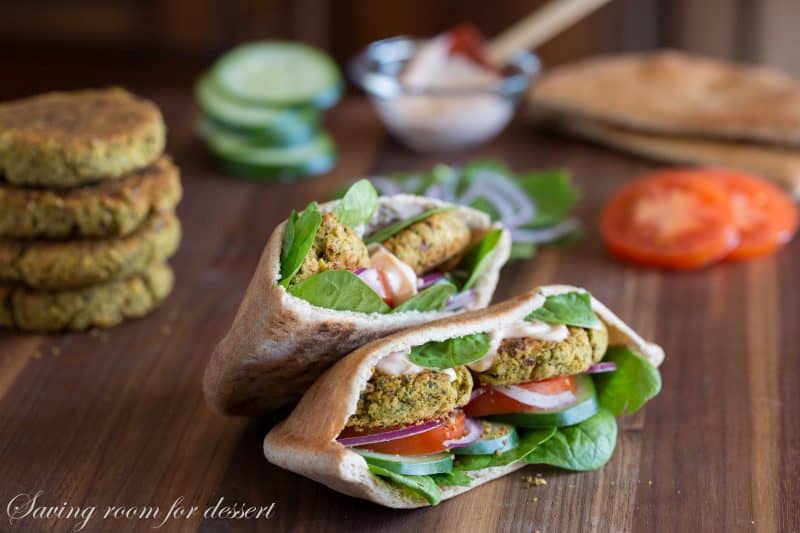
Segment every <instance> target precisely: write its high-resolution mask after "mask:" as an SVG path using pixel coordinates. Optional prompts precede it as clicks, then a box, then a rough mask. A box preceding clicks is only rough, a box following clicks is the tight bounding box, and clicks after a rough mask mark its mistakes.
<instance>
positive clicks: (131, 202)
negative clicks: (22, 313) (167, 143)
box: [0, 156, 182, 239]
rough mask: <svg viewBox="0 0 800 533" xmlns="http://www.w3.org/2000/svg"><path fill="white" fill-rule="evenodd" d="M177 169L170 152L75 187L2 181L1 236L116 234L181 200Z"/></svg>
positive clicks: (171, 208)
mask: <svg viewBox="0 0 800 533" xmlns="http://www.w3.org/2000/svg"><path fill="white" fill-rule="evenodd" d="M181 195H182V189H181V181H180V173H179V171H178V168H177V167H176V166H175V165H174V164H173V162H172V160H171V159H170V158H169V157H168V156H162V157H160V158H159V159H157V160H156V161H155V162H154V163H153V164H152V165H150V166H148V167H146V168H144V169H142V170H138V171H136V172H134V173H132V174H128V175H126V176H123V177H121V178H120V179H118V180H113V181H106V182H102V183H98V184H96V185H85V186H82V187H77V188H74V189H32V188H28V187H19V186H15V185H10V184H8V183H2V182H0V237H9V238H15V239H28V238H35V237H39V238H49V239H54V238H65V237H115V236H122V235H128V234H130V233H131V232H133V231H134V230H136V229H137V228H138V227H139V226H141V225H142V223H143V222H144V221H145V220H146V219H147V217H148V216H149V215H151V214H153V213H161V212H166V211H172V210H173V209H174V208H175V206H176V205H177V204H178V202H179V201H180V199H181Z"/></svg>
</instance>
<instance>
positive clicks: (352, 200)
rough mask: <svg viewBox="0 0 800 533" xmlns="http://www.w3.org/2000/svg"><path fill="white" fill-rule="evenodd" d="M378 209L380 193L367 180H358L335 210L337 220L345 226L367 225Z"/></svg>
mask: <svg viewBox="0 0 800 533" xmlns="http://www.w3.org/2000/svg"><path fill="white" fill-rule="evenodd" d="M376 207H378V193H377V191H375V187H373V186H372V184H371V183H370V182H369V181H367V180H358V181H357V182H355V183H354V184H353V185H351V186H350V188H349V189H348V190H347V192H346V193H345V195H344V197H343V198H342V199H341V200H339V203H338V204H337V205H336V208H335V209H334V211H333V212H334V213H335V214H336V218H337V219H338V220H339V222H341V223H342V224H344V225H345V226H351V227H353V226H358V225H361V224H366V223H367V222H369V220H370V219H371V218H372V213H374V212H375V208H376Z"/></svg>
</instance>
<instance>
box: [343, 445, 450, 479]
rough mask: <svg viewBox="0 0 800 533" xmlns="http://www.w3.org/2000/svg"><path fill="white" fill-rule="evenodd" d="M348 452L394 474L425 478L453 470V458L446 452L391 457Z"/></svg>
mask: <svg viewBox="0 0 800 533" xmlns="http://www.w3.org/2000/svg"><path fill="white" fill-rule="evenodd" d="M350 450H352V451H354V452H356V453H357V454H359V455H360V456H362V457H363V458H364V460H366V461H367V462H368V463H371V464H373V465H375V466H380V467H381V468H385V469H386V470H389V471H390V472H394V473H396V474H408V475H410V476H427V475H428V474H444V473H447V472H450V471H452V470H453V456H452V455H451V454H449V453H446V452H443V453H434V454H432V455H393V454H389V453H378V452H371V451H369V450H361V449H358V448H350Z"/></svg>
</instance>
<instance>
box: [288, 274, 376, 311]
mask: <svg viewBox="0 0 800 533" xmlns="http://www.w3.org/2000/svg"><path fill="white" fill-rule="evenodd" d="M289 294H291V295H292V296H296V297H298V298H301V299H303V300H305V301H307V302H308V303H310V304H312V305H316V306H317V307H324V308H326V309H335V310H337V311H357V312H359V313H386V312H388V311H389V306H388V305H386V302H384V301H383V299H382V298H381V297H380V296H378V293H377V292H375V291H374V290H372V288H370V286H369V285H367V284H366V283H364V282H363V281H361V278H359V277H358V276H356V275H355V274H353V273H352V272H350V271H349V270H329V271H327V272H320V273H318V274H314V275H313V276H311V277H309V278H306V279H304V280H303V281H301V282H300V283H298V284H296V285H292V286H291V287H289Z"/></svg>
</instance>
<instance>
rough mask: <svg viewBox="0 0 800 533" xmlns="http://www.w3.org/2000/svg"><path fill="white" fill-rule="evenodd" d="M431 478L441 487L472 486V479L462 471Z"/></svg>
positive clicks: (435, 475)
mask: <svg viewBox="0 0 800 533" xmlns="http://www.w3.org/2000/svg"><path fill="white" fill-rule="evenodd" d="M431 478H433V482H434V483H436V484H437V485H439V486H440V487H453V486H457V487H469V486H470V485H471V484H472V478H471V477H469V476H468V475H466V474H465V473H464V472H461V471H460V470H453V471H452V472H447V473H445V474H432V475H431Z"/></svg>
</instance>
